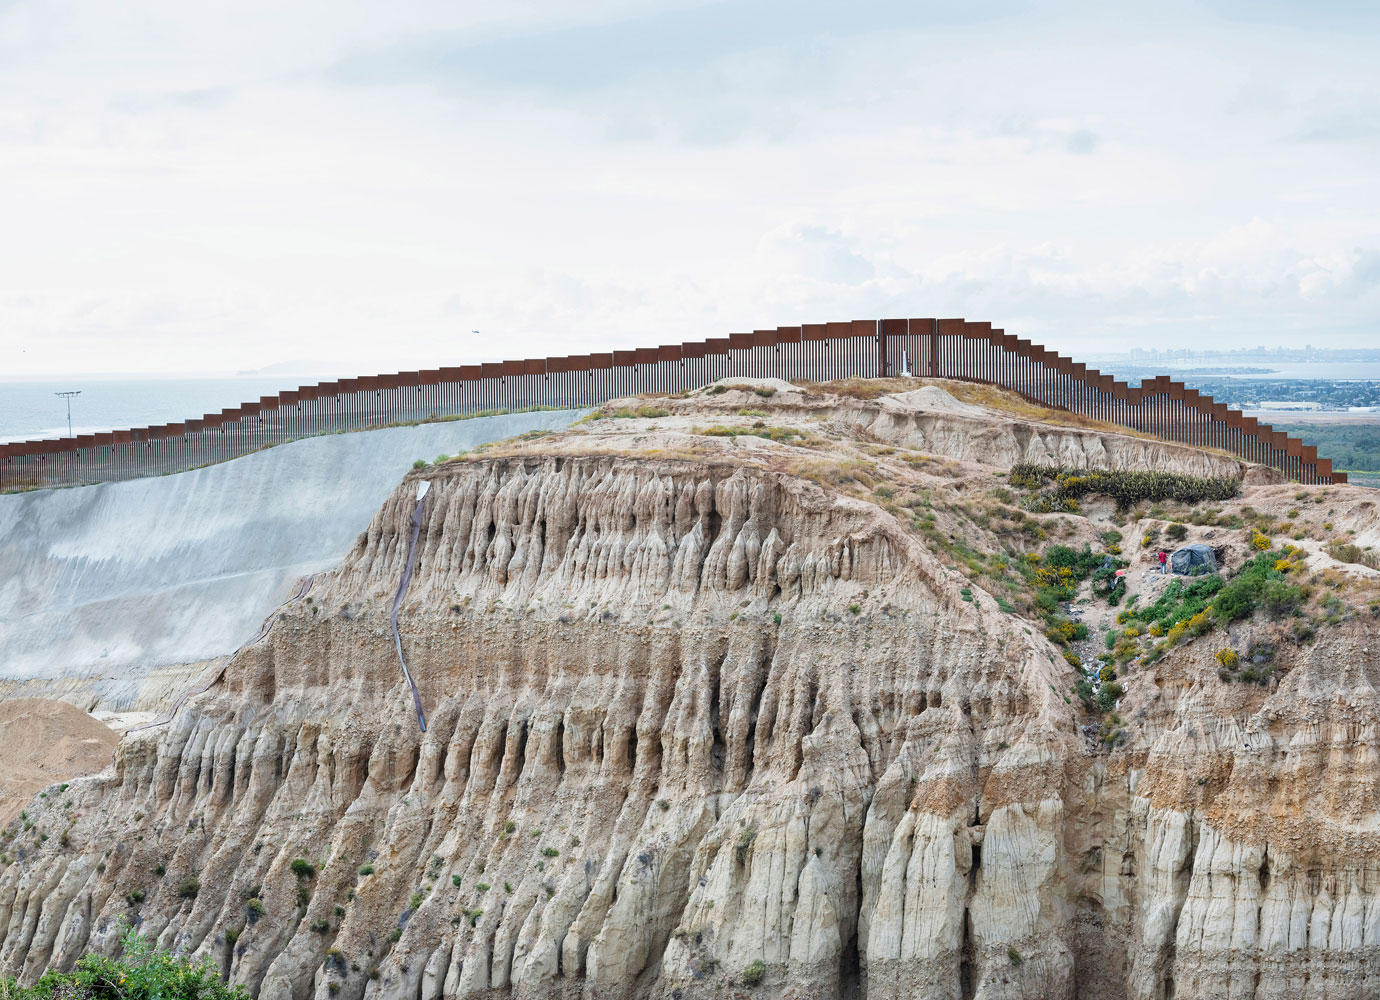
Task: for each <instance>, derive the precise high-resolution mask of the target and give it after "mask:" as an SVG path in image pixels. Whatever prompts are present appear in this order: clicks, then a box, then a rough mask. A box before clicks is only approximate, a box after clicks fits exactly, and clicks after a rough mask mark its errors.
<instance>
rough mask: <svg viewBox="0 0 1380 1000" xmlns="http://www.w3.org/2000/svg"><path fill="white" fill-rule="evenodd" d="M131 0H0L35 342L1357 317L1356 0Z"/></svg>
mask: <svg viewBox="0 0 1380 1000" xmlns="http://www.w3.org/2000/svg"><path fill="white" fill-rule="evenodd" d="M131 4H132V6H129V5H123V6H121V7H120V8H118V9H116V8H111V7H109V5H101V4H98V3H96V2H95V0H72V4H70V5H65V6H59V5H57V4H55V3H54V2H53V0H20V2H18V3H11V4H10V5H9V6H8V7H0V218H3V219H4V220H5V225H4V228H3V230H0V349H4V350H5V351H6V354H5V356H6V357H7V358H8V359H18V360H17V361H15V362H13V364H15V365H17V367H15V368H14V370H16V371H28V372H41V371H53V370H60V369H64V368H68V367H70V366H72V365H74V364H79V365H82V366H85V367H92V368H104V369H108V370H176V369H184V370H186V369H197V370H208V369H220V370H239V369H256V368H262V367H264V366H266V365H270V364H273V363H274V362H275V361H280V360H287V359H293V358H310V357H321V358H332V359H335V358H341V359H355V360H357V361H358V363H359V365H360V366H361V369H362V370H364V369H367V368H369V367H371V366H373V365H374V364H378V365H383V364H385V363H390V364H391V363H393V362H394V360H395V359H397V358H398V357H400V356H405V357H408V358H412V359H414V361H413V363H414V364H441V363H456V362H461V361H464V360H466V359H471V360H472V359H474V358H476V357H493V356H495V355H507V356H538V355H544V354H552V353H556V354H558V353H567V352H577V353H582V352H587V351H589V350H594V349H598V348H601V347H603V348H607V347H611V346H614V345H618V346H636V345H640V344H646V343H670V342H674V341H678V340H691V339H702V338H703V337H706V336H717V335H720V334H722V333H724V332H728V331H733V330H745V329H752V328H754V327H763V326H775V325H778V324H783V323H795V322H800V321H814V320H821V319H847V318H856V317H866V316H877V315H891V316H907V315H920V316H924V315H935V314H938V315H967V316H970V317H974V318H982V319H990V320H991V321H993V322H994V323H996V324H997V325H1000V326H1004V327H1005V328H1007V329H1009V330H1013V331H1017V332H1020V333H1021V334H1022V335H1023V336H1031V337H1034V338H1036V339H1040V340H1044V341H1046V342H1053V343H1055V344H1058V345H1062V346H1071V345H1084V346H1087V345H1092V346H1096V347H1099V348H1104V349H1106V348H1111V347H1115V346H1117V345H1118V344H1120V345H1121V346H1130V344H1132V343H1135V342H1139V341H1140V340H1144V339H1147V338H1153V339H1154V340H1155V342H1156V343H1163V344H1181V345H1186V346H1187V345H1195V344H1197V343H1200V342H1201V341H1202V339H1203V338H1204V337H1208V336H1211V337H1217V338H1221V339H1223V340H1224V341H1225V340H1229V339H1230V338H1233V337H1249V338H1250V341H1251V342H1252V343H1255V342H1260V341H1266V342H1270V341H1272V340H1273V339H1275V338H1284V337H1292V336H1293V335H1294V334H1295V333H1297V332H1298V331H1300V330H1316V329H1317V328H1318V327H1324V328H1325V329H1324V330H1323V332H1322V333H1321V334H1320V335H1318V336H1314V335H1313V334H1312V333H1310V339H1312V340H1313V342H1314V343H1319V342H1323V339H1324V337H1325V336H1330V337H1333V338H1334V339H1337V340H1342V339H1346V338H1351V339H1352V340H1364V339H1366V338H1371V339H1372V340H1373V338H1374V336H1375V333H1376V331H1375V317H1376V316H1377V315H1380V312H1378V311H1377V305H1380V302H1377V295H1378V294H1380V291H1377V277H1376V276H1377V271H1378V270H1380V264H1377V259H1376V252H1377V248H1380V197H1377V194H1380V191H1377V184H1380V182H1377V179H1376V178H1377V177H1380V173H1377V171H1376V170H1375V166H1376V163H1375V154H1376V152H1377V149H1376V143H1375V137H1374V135H1373V134H1372V122H1371V118H1370V116H1371V115H1372V113H1373V101H1371V99H1370V96H1369V95H1371V94H1372V93H1373V91H1374V82H1375V69H1374V58H1373V48H1374V46H1373V39H1372V38H1370V37H1369V36H1368V35H1367V34H1366V31H1365V30H1364V29H1363V28H1362V29H1358V30H1355V31H1351V32H1346V31H1337V32H1323V31H1311V30H1310V31H1305V32H1300V31H1297V30H1294V29H1293V28H1290V27H1288V26H1283V27H1281V26H1279V25H1277V24H1275V23H1273V22H1272V21H1270V20H1268V19H1266V20H1257V19H1252V20H1248V21H1247V20H1241V19H1240V18H1238V17H1237V15H1236V14H1234V13H1233V14H1232V15H1231V16H1230V17H1226V16H1219V15H1218V14H1215V13H1214V14H1204V13H1203V12H1202V9H1201V8H1199V7H1196V6H1171V7H1169V8H1157V9H1156V11H1155V13H1154V15H1153V16H1151V15H1150V14H1149V13H1146V12H1144V11H1142V12H1138V13H1133V14H1127V15H1124V16H1121V15H1119V16H1117V17H1115V18H1114V17H1111V16H1109V15H1104V14H1102V13H1100V10H1099V8H1096V7H1094V6H1092V5H1089V4H1086V3H1081V2H1079V0H1067V2H1064V3H1061V4H1058V5H1054V6H1048V5H1040V6H1036V5H1031V4H1016V3H1005V2H998V3H992V4H986V5H978V6H969V5H960V4H958V3H956V2H954V3H942V4H901V3H899V2H875V3H863V4H858V5H853V6H843V5H836V4H826V3H823V2H822V0H810V2H805V3H801V4H796V5H788V4H786V3H785V2H784V0H745V2H743V3H733V4H729V3H723V2H719V3H703V2H698V3H696V2H684V0H668V2H659V3H657V4H655V5H652V6H649V5H647V4H645V3H642V2H633V0H598V2H595V3H589V4H580V5H578V6H572V5H570V4H567V3H556V2H555V0H517V2H514V3H512V4H504V5H487V6H483V7H480V6H467V5H456V4H453V3H443V2H440V0H416V2H414V3H408V4H380V3H377V2H374V0H337V2H334V3H331V4H327V3H325V2H324V0H303V3H302V4H301V5H294V6H293V7H291V8H283V7H282V6H281V5H275V4H269V3H268V2H267V0H238V2H236V3H230V2H228V0H209V2H208V3H207V4H197V5H191V6H188V5H185V4H176V3H173V2H172V0H131ZM1319 16H1320V17H1323V18H1324V19H1325V18H1327V17H1329V16H1331V15H1329V14H1328V13H1327V11H1326V10H1324V11H1323V13H1322V14H1321V15H1319ZM1352 16H1353V15H1352V14H1347V13H1342V14H1337V15H1336V17H1337V18H1338V19H1339V20H1338V23H1351V22H1349V21H1347V20H1346V19H1347V18H1351V17H1352ZM1282 59H1287V65H1288V66H1289V73H1288V74H1287V75H1283V76H1282V75H1281V74H1280V73H1279V71H1278V68H1279V66H1280V65H1283V64H1284V63H1283V62H1282V61H1281V60H1282ZM1304 139H1306V140H1307V141H1293V140H1304ZM1324 139H1325V140H1326V141H1322V140H1324ZM473 330H479V331H481V334H480V335H479V336H478V337H476V336H475V335H474V334H473V333H472V332H471V331H473ZM370 359H375V360H374V361H371V360H370Z"/></svg>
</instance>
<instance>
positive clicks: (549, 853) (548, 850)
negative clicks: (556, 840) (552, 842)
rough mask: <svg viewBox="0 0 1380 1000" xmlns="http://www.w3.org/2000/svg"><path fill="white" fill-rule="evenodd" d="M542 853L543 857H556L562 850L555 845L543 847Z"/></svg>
mask: <svg viewBox="0 0 1380 1000" xmlns="http://www.w3.org/2000/svg"><path fill="white" fill-rule="evenodd" d="M541 853H542V856H543V857H547V858H554V857H557V856H559V855H560V853H561V852H560V851H558V850H556V849H555V848H554V847H543V848H542V849H541Z"/></svg>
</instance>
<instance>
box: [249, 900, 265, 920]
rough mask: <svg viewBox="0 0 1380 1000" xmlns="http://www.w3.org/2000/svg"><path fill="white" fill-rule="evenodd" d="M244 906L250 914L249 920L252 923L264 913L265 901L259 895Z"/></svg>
mask: <svg viewBox="0 0 1380 1000" xmlns="http://www.w3.org/2000/svg"><path fill="white" fill-rule="evenodd" d="M244 908H245V910H246V911H247V912H248V914H249V922H250V923H251V924H252V923H254V922H256V921H257V920H258V919H259V918H260V917H262V916H263V915H264V901H263V900H262V899H259V898H258V897H257V896H255V897H253V898H252V899H250V900H249V901H248V902H247V903H245V904H244Z"/></svg>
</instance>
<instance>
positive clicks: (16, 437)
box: [0, 376, 310, 444]
mask: <svg viewBox="0 0 1380 1000" xmlns="http://www.w3.org/2000/svg"><path fill="white" fill-rule="evenodd" d="M309 381H310V380H309ZM299 384H300V383H299V382H297V381H293V380H291V379H290V378H289V379H284V378H283V377H281V376H279V377H276V378H265V377H263V376H245V377H240V378H236V377H229V378H131V379H115V378H107V379H96V378H91V377H89V376H86V377H78V378H71V379H65V380H63V381H61V382H38V381H32V382H31V381H21V382H16V381H0V444H3V443H5V442H9V441H28V440H42V439H46V438H55V437H66V436H67V404H66V401H65V400H63V399H62V398H61V397H59V396H55V395H53V393H55V392H62V391H66V390H72V389H78V390H80V391H81V395H80V396H76V397H74V398H73V400H72V432H73V433H74V434H92V433H95V432H97V431H113V430H124V429H126V428H130V427H151V426H153V425H156V424H170V423H178V422H180V421H183V420H187V419H189V418H195V417H200V416H201V415H202V414H205V413H215V412H218V411H220V410H224V409H228V408H230V407H232V406H238V405H239V404H241V403H247V402H250V401H251V400H257V399H258V398H259V397H260V396H272V395H275V394H276V393H279V392H286V391H288V390H291V389H295V388H297V386H298V385H299Z"/></svg>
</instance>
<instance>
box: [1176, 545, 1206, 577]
mask: <svg viewBox="0 0 1380 1000" xmlns="http://www.w3.org/2000/svg"><path fill="white" fill-rule="evenodd" d="M1169 571H1170V572H1171V573H1177V574H1180V575H1183V576H1202V575H1205V574H1208V573H1216V572H1217V556H1216V555H1214V554H1213V551H1212V547H1211V546H1209V545H1185V546H1184V547H1183V548H1181V549H1175V550H1174V551H1173V552H1172V553H1171V554H1170V556H1169Z"/></svg>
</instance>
